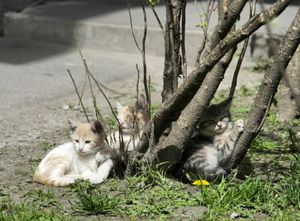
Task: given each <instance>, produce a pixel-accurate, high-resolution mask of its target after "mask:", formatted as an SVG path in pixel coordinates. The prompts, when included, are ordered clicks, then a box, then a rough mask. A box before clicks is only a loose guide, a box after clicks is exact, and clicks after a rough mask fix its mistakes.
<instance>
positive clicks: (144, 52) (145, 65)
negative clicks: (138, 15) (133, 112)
mask: <svg viewBox="0 0 300 221" xmlns="http://www.w3.org/2000/svg"><path fill="white" fill-rule="evenodd" d="M142 9H143V15H144V34H143V40H142V48H143V49H142V58H143V83H144V90H145V95H146V100H147V102H148V104H149V103H150V91H149V88H148V85H147V63H146V38H147V14H146V10H145V7H144V5H142ZM148 117H149V118H150V106H149V108H148Z"/></svg>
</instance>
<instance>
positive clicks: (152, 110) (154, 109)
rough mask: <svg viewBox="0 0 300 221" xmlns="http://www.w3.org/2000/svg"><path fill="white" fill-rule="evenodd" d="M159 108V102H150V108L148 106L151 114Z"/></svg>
mask: <svg viewBox="0 0 300 221" xmlns="http://www.w3.org/2000/svg"><path fill="white" fill-rule="evenodd" d="M159 108H160V105H159V104H151V108H150V114H151V116H153V115H154V114H155V113H156V111H157V110H158V109H159Z"/></svg>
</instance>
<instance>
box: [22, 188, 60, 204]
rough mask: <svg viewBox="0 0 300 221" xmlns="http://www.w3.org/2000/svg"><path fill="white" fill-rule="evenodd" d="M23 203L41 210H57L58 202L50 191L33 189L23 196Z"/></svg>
mask: <svg viewBox="0 0 300 221" xmlns="http://www.w3.org/2000/svg"><path fill="white" fill-rule="evenodd" d="M23 199H24V201H25V202H26V203H27V204H29V205H35V206H38V207H41V208H47V207H51V206H52V207H56V208H59V206H60V205H59V202H58V199H57V198H56V196H55V194H54V193H53V192H52V191H51V190H49V189H48V190H43V189H34V190H30V191H28V192H27V193H25V194H24V196H23Z"/></svg>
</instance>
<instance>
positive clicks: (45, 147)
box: [40, 141, 56, 151]
mask: <svg viewBox="0 0 300 221" xmlns="http://www.w3.org/2000/svg"><path fill="white" fill-rule="evenodd" d="M55 146H56V143H55V142H50V141H43V142H41V144H40V147H41V149H42V150H43V151H48V150H50V149H52V148H53V147H55Z"/></svg>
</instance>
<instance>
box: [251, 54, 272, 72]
mask: <svg viewBox="0 0 300 221" xmlns="http://www.w3.org/2000/svg"><path fill="white" fill-rule="evenodd" d="M268 65H269V62H268V60H267V59H265V58H262V57H259V58H258V59H256V61H255V64H254V65H253V66H252V68H251V70H252V71H255V72H258V73H262V72H265V71H266V70H267V68H268Z"/></svg>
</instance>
